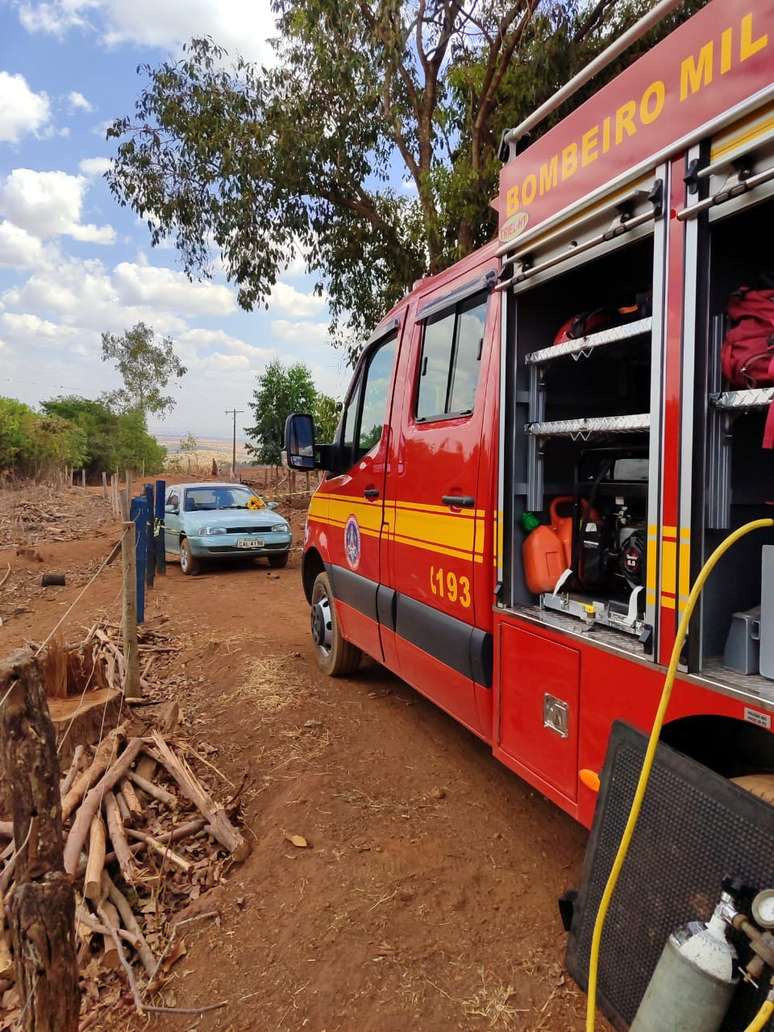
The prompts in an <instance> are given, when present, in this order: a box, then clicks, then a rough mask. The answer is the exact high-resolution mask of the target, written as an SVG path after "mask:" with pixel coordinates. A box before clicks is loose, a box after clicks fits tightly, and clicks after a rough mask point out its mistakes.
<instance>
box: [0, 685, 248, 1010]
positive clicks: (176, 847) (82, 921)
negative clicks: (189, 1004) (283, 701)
mask: <svg viewBox="0 0 774 1032" xmlns="http://www.w3.org/2000/svg"><path fill="white" fill-rule="evenodd" d="M177 721H178V710H177V705H176V704H175V703H170V704H168V705H167V706H166V707H165V708H164V711H163V713H162V716H161V718H160V720H159V721H158V725H157V727H154V728H152V729H149V732H150V733H149V734H142V735H141V736H136V737H127V728H126V725H121V726H120V727H118V728H116V729H115V730H113V731H112V732H110V733H109V734H108V735H106V736H105V737H104V738H103V739H102V741H101V742H100V743H99V744H98V745H97V747H96V748H95V749H94V750H93V751H91V750H87V749H86V748H84V747H83V746H78V747H76V750H75V753H74V755H73V759H72V763H71V764H70V767H69V769H68V770H67V772H66V773H65V775H64V777H63V778H62V782H61V786H60V787H61V798H62V817H63V827H64V840H65V841H64V864H65V870H66V872H67V874H68V875H70V877H71V878H72V879H73V880H74V883H75V886H76V903H77V906H76V915H75V918H76V936H77V947H78V961H79V971H80V976H81V990H82V993H83V994H84V996H85V1001H86V1002H85V1006H84V1008H82V1014H83V1013H84V1011H85V1012H86V1015H87V1016H86V1019H85V1021H83V1020H82V1023H81V1029H82V1030H83V1029H85V1028H89V1027H91V1026H92V1025H93V1024H94V1023H96V1021H97V1018H98V1014H99V1012H100V1011H101V1009H102V1008H104V1007H112V1006H114V1005H115V1004H116V1003H117V1002H118V1001H119V998H121V997H123V996H124V995H125V994H126V992H127V990H128V991H129V993H130V994H131V1000H132V1003H133V1006H134V1009H135V1010H136V1011H138V1012H140V1013H146V1012H154V1011H158V1010H170V1009H172V1010H174V1009H175V1008H174V1007H173V1008H169V1007H163V1006H156V1005H155V1004H156V1002H157V1000H156V994H157V993H158V992H159V991H160V990H161V989H162V988H163V986H164V983H165V982H166V981H167V979H168V977H169V970H170V967H171V965H172V964H174V962H175V961H176V960H177V959H179V958H180V956H182V953H181V952H180V946H181V944H180V942H179V941H177V937H176V935H175V923H176V920H177V921H179V920H180V918H181V917H184V916H185V915H184V914H182V913H181V911H182V909H183V908H184V907H187V906H190V905H191V903H192V901H193V900H199V899H200V897H203V896H204V894H205V893H206V892H207V890H208V889H210V888H211V887H213V886H214V885H215V884H217V883H218V882H219V881H220V879H221V875H222V873H223V870H224V868H225V867H227V866H228V865H230V864H232V863H233V862H235V861H239V860H242V859H244V858H245V856H246V855H247V854H248V852H249V843H248V841H247V840H246V839H245V837H244V836H243V834H242V832H241V831H240V830H239V828H238V827H237V825H236V824H235V823H234V819H233V818H234V814H235V812H236V809H237V807H238V801H237V798H236V796H237V795H238V792H235V794H234V795H233V796H232V798H231V799H230V800H229V801H227V802H226V803H225V804H224V803H220V802H217V801H216V800H215V798H214V797H213V793H212V792H211V790H210V789H209V788H208V787H207V785H206V784H205V781H206V780H209V779H211V778H212V776H213V773H212V772H215V773H216V774H217V773H219V772H217V770H216V768H215V767H214V766H213V764H212V763H211V762H210V761H209V760H207V759H206V757H205V756H203V755H202V752H203V747H201V746H200V747H199V751H197V750H196V749H195V748H194V747H193V746H191V745H189V744H188V743H187V742H186V741H184V740H183V738H182V736H178V735H177V734H176V733H175V730H174V729H175V726H176V724H177ZM189 759H190V760H191V762H192V763H193V764H194V766H196V767H197V769H198V770H200V771H202V773H201V775H199V776H198V775H197V774H196V773H194V770H193V769H192V767H191V765H190V764H189V762H188V760H189ZM203 779H205V780H203ZM0 835H5V836H6V837H11V836H12V835H13V829H12V826H11V825H10V823H8V822H0ZM0 855H2V858H3V859H4V860H5V861H6V866H5V868H4V869H3V871H2V874H0V899H2V897H3V895H4V894H5V893H6V892H7V891H8V889H9V887H10V885H11V883H12V880H13V867H14V843H13V840H12V839H11V844H10V845H9V846H8V847H7V848H6V850H5V851H4V852H3V853H2V854H0ZM202 902H205V901H204V900H202ZM205 909H206V908H205ZM200 916H207V915H206V914H204V915H200ZM209 916H213V915H209ZM173 943H174V949H171V948H170V947H171V946H172V945H173ZM0 946H2V948H0V980H2V981H1V983H0V989H2V990H4V992H3V996H2V1008H0V1030H1V1029H4V1028H11V1027H13V1025H12V1024H11V1023H9V1022H13V1020H14V1019H15V1018H16V1017H18V1013H19V1006H18V998H17V996H16V991H15V989H13V982H12V980H13V964H12V960H11V957H10V953H9V950H8V946H7V941H6V940H5V939H2V940H0ZM183 952H184V949H183ZM90 1005H91V1006H90ZM204 1009H207V1008H204ZM184 1012H185V1011H184Z"/></svg>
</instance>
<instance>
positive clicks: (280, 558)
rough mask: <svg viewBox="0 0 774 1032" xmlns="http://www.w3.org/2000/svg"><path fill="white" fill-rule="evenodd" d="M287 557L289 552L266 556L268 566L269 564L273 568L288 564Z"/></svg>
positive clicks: (278, 568)
mask: <svg viewBox="0 0 774 1032" xmlns="http://www.w3.org/2000/svg"><path fill="white" fill-rule="evenodd" d="M289 557H290V552H280V554H279V555H270V556H269V557H268V559H269V566H271V567H272V569H274V570H281V569H282V567H283V566H287V565H288V559H289Z"/></svg>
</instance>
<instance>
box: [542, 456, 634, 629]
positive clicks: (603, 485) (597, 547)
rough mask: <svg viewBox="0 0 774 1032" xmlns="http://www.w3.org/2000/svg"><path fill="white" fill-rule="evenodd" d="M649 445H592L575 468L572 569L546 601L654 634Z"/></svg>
mask: <svg viewBox="0 0 774 1032" xmlns="http://www.w3.org/2000/svg"><path fill="white" fill-rule="evenodd" d="M647 506H648V451H647V449H646V448H620V447H619V448H611V447H608V448H589V449H586V450H584V451H583V452H581V454H580V456H579V458H578V462H577V464H576V467H575V485H574V502H573V513H572V552H571V561H570V563H569V566H568V569H567V570H566V571H565V573H564V574H563V576H562V577H561V578H560V579H559V581H558V582H557V584H556V586H555V587H554V589H553V591H549V592H544V593H543V594H541V596H540V605H541V606H542V607H543V608H545V609H553V610H557V611H559V612H562V613H565V614H567V615H570V616H576V617H578V618H579V619H581V620H583V621H585V622H586V623H598V624H602V625H605V626H609V627H615V628H617V629H618V630H622V631H625V632H627V633H629V634H634V635H637V636H638V637H640V638H641V639H642V640H643V642H645V641H646V640H647V636H648V629H647V628H646V626H645V624H644V622H643V614H644V611H645V573H646V555H647Z"/></svg>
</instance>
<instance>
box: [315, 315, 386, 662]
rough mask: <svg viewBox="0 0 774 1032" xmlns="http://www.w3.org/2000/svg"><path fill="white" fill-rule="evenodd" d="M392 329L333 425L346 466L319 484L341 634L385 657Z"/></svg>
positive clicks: (367, 355)
mask: <svg viewBox="0 0 774 1032" xmlns="http://www.w3.org/2000/svg"><path fill="white" fill-rule="evenodd" d="M398 345H399V336H398V330H397V329H393V330H392V331H388V332H387V334H386V335H385V336H382V337H381V338H379V339H377V340H376V341H375V342H374V343H373V344H371V345H370V346H369V347H368V348H367V349H366V351H365V352H364V354H363V356H362V358H361V360H360V362H359V364H358V368H357V372H356V374H355V377H354V380H353V382H352V386H351V387H350V390H349V392H348V394H347V398H346V401H345V403H344V409H343V411H342V417H341V422H340V424H339V430H338V442H337V443H338V445H339V449H338V450H339V453H340V454H341V455H342V456H343V463H344V465H345V466H346V469H345V470H343V471H342V472H341V473H339V474H338V475H336V476H333V477H329V478H328V480H326V481H325V483H324V485H323V487H322V488H321V489H320V492H319V493H321V494H323V495H324V497H325V499H326V502H327V505H328V524H329V546H328V551H329V560H330V566H329V574H330V577H331V582H332V587H333V594H334V598H335V604H336V614H337V617H338V620H339V626H340V627H341V631H342V634H343V635H344V637H345V638H346V639H347V640H348V641H351V642H352V643H353V644H355V645H357V646H358V647H359V648H361V649H362V650H363V651H364V652H366V653H367V654H368V655H369V656H372V657H373V658H374V659H377V660H379V661H381V660H382V659H383V655H382V648H381V641H380V635H379V622H378V615H377V589H378V586H379V578H380V565H381V559H380V546H379V542H380V537H381V534H382V525H383V522H384V492H385V480H386V469H387V451H388V440H389V419H390V410H391V405H392V393H393V381H394V373H395V359H396V354H397V350H398Z"/></svg>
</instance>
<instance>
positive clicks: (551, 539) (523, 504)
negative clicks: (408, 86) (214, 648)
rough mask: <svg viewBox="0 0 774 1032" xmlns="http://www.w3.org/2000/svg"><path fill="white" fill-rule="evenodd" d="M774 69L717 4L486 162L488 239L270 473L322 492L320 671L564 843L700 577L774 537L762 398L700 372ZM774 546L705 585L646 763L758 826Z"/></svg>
mask: <svg viewBox="0 0 774 1032" xmlns="http://www.w3.org/2000/svg"><path fill="white" fill-rule="evenodd" d="M773 69H774V0H714V2H712V3H709V4H708V5H707V6H706V7H704V8H703V9H702V10H701V11H700V12H699V13H698V14H696V15H695V16H694V17H693V18H691V19H690V20H689V21H687V22H685V23H684V24H683V25H682V26H681V27H679V28H678V29H677V30H676V31H674V32H673V33H672V34H671V35H669V36H668V37H667V38H666V39H665V40H664V41H663V42H662V43H660V44H659V45H658V46H656V47H654V48H653V49H652V50H650V51H649V52H647V53H646V54H645V55H644V56H642V57H641V58H640V59H639V60H637V61H636V62H635V63H634V64H632V65H631V66H630V67H629V68H628V69H627V70H626V71H624V72H623V73H622V74H621V75H619V76H618V77H617V78H616V79H615V80H613V81H612V82H610V83H609V84H608V85H606V86H605V87H604V88H602V89H600V90H599V91H598V92H597V93H596V94H595V95H594V96H592V97H591V99H589V100H588V101H586V102H585V103H584V104H583V105H582V106H580V107H578V108H577V109H576V110H575V111H573V112H572V114H570V115H569V116H568V117H567V118H565V119H564V120H563V121H561V122H560V123H559V124H557V125H556V126H555V127H553V128H552V129H551V130H550V131H548V132H547V133H545V135H543V136H542V137H540V138H539V139H538V140H537V142H535V143H534V144H532V145H529V146H526V147H525V146H524V142H525V141H524V140H523V139H519V138H518V134H516V133H510V134H506V137H505V139H504V147H505V149H504V153H503V158H504V165H503V169H502V174H501V183H500V191H499V197H498V206H499V213H500V230H499V239H498V240H495V241H492V242H491V243H490V244H488V245H487V246H485V247H484V248H482V249H481V250H479V251H478V252H476V253H475V254H472V255H470V256H469V257H467V258H465V259H463V260H462V261H460V262H459V263H458V264H456V265H455V266H453V267H452V268H449V269H447V270H445V271H444V272H442V273H440V274H438V275H437V276H434V277H430V278H427V279H424V280H422V281H420V282H419V283H417V284H416V286H415V288H414V289H413V291H412V292H411V293H410V294H409V296H408V297H406V298H405V299H403V300H402V301H401V302H400V303H399V304H397V305H396V306H395V308H394V309H393V310H392V311H391V312H390V313H389V314H388V315H387V316H386V317H385V318H384V320H383V321H382V322H381V323H380V325H379V326H378V328H377V329H376V331H375V332H374V334H373V336H372V337H371V339H370V340H369V341H368V343H367V346H366V347H365V348H364V351H363V354H362V356H361V359H360V362H359V364H358V366H357V369H356V371H355V374H354V378H353V381H352V384H351V386H350V388H349V390H348V392H347V395H346V400H345V401H344V405H343V411H342V415H341V421H340V425H339V428H338V431H337V435H336V440H335V442H334V443H333V444H329V445H320V444H317V443H316V442H315V441H314V437H313V435H314V428H313V425H312V422H311V419H310V417H308V416H304V415H295V416H293V417H291V418H290V419H289V421H288V427H287V439H286V446H287V451H288V462H289V464H290V465H291V466H293V467H294V468H300V469H308V468H312V467H318V468H322V469H324V470H326V471H327V472H326V476H325V478H324V480H323V482H322V484H321V486H320V488H319V489H318V491H317V492H316V493H315V495H314V496H313V498H312V501H311V505H310V508H309V514H308V520H307V526H306V533H305V540H304V555H303V584H304V589H305V592H306V596H307V598H308V600H309V603H310V606H311V620H312V634H313V636H314V641H315V644H316V647H317V652H318V656H319V662H320V665H321V667H322V669H323V670H325V671H327V672H328V673H330V674H332V675H341V674H346V673H350V672H352V671H353V670H354V668H355V667H356V665H357V662H358V660H359V658H360V656H361V654H362V653H366V654H367V655H368V656H371V657H373V658H374V659H376V660H378V662H380V663H382V664H384V666H386V667H387V668H389V669H390V670H392V671H393V672H394V673H395V674H397V675H398V676H399V677H401V678H402V679H403V680H405V681H407V682H408V683H409V684H410V685H412V686H413V687H414V688H416V689H417V690H418V691H420V692H422V693H423V694H424V695H426V696H428V697H429V698H430V699H432V700H433V701H435V702H436V703H437V704H438V705H439V706H441V707H443V709H445V710H446V711H447V712H448V713H450V714H451V715H453V716H454V717H455V718H456V719H457V720H459V721H460V722H461V723H463V724H464V725H465V726H466V727H467V728H469V729H470V730H471V731H472V732H474V733H475V734H476V735H478V736H480V737H481V738H482V739H484V740H485V741H486V742H487V743H489V744H490V746H491V748H492V751H493V753H494V755H495V756H496V757H498V759H500V760H501V761H502V762H503V763H505V764H506V765H507V766H508V767H510V768H511V769H512V770H514V771H515V772H516V773H518V774H519V775H520V776H521V777H522V778H524V779H525V780H527V781H528V782H530V783H531V784H532V785H534V786H535V788H537V789H539V790H540V791H541V792H542V793H543V794H544V795H546V796H547V797H549V798H550V799H552V800H553V801H554V802H556V803H557V804H558V805H559V806H561V807H562V808H563V809H564V810H566V811H567V812H568V813H570V814H572V815H573V816H574V817H575V818H577V819H578V820H579V821H582V822H583V823H584V824H586V825H590V823H591V820H592V817H593V813H594V806H595V801H596V793H597V790H598V785H599V779H598V775H599V772H600V770H601V767H602V765H603V762H604V758H605V750H606V744H607V740H608V736H609V733H610V728H611V724H612V722H613V721H615V720H624V721H626V722H628V723H630V724H632V725H634V726H635V727H639V728H642V729H645V730H647V729H648V728H649V727H650V725H651V723H652V720H653V716H654V712H655V709H656V705H657V702H658V698H659V695H660V691H661V686H662V682H663V676H664V666H665V664H666V662H667V660H668V657H669V654H670V650H671V648H672V645H673V642H674V640H675V634H676V626H677V621H678V619H679V616H680V613H681V610H682V608H683V607H684V605H685V601H686V597H687V594H688V591H689V589H690V585H691V583H692V581H693V579H694V578H695V577H696V574H697V572H698V570H699V569H700V568H701V566H702V565H703V563H704V561H705V559H706V558H707V556H708V554H709V553H710V552H711V551H712V549H713V548H714V547H715V546H716V544H718V543H719V542H720V541H721V540H722V539H723V538H724V537H725V536H726V535H727V534H728V532H729V531H730V530H732V529H733V528H735V527H737V526H739V525H741V524H742V523H745V522H747V521H748V520H751V519H754V518H756V517H759V516H767V515H772V510H771V508H770V506H771V504H772V501H773V500H774V480H773V478H772V473H774V458H773V457H772V456H774V452H772V451H771V450H770V449H767V448H764V447H763V445H762V441H763V436H764V425H765V423H766V419H767V416H768V409H769V406H770V405H771V404H772V400H773V399H774V387H772V386H771V384H772V383H774V378H773V379H770V380H769V381H768V383H767V382H766V381H765V379H763V378H758V379H755V378H754V377H753V376H750V378H749V381H748V382H747V385H746V386H742V387H740V386H738V385H734V384H732V383H729V382H728V381H726V380H724V378H723V373H722V363H721V358H722V351H723V347H724V340H725V339H726V334H727V331H728V325H729V316H728V302H729V298H730V297H731V296H732V295H734V292H736V291H739V290H740V288H750V289H753V288H755V287H756V285H757V286H760V283H761V281H764V280H765V277H766V275H767V274H769V275H774V251H773V249H772V240H774V87H773V86H772V70H773ZM761 290H762V288H761ZM764 293H765V292H764ZM772 297H773V298H774V295H772ZM769 346H771V343H770V342H769ZM772 546H774V534H773V533H771V532H765V533H760V534H757V535H750V536H749V537H747V538H745V539H744V541H742V542H740V543H739V545H738V546H737V547H735V548H734V549H733V550H732V551H731V552H730V553H729V554H728V555H727V556H726V557H725V558H724V559H723V561H722V562H721V563H720V565H719V567H718V568H717V570H716V571H715V573H713V575H712V577H711V579H710V581H709V583H708V585H707V587H706V589H705V591H704V594H703V596H702V600H701V603H700V606H699V608H698V610H697V613H696V615H695V617H694V619H693V622H692V624H691V629H690V635H689V640H688V644H687V647H686V649H685V652H684V654H683V661H682V664H681V668H680V676H679V680H678V683H677V684H676V686H675V690H674V694H673V697H672V702H671V706H670V709H669V712H668V717H667V723H666V725H665V728H664V732H663V739H664V740H665V741H666V742H668V743H670V744H672V745H673V746H675V747H676V748H678V749H679V750H681V751H682V752H683V753H687V754H688V755H690V756H692V757H693V758H695V759H697V760H699V761H700V762H702V763H704V764H706V765H707V766H709V767H710V768H712V769H714V770H717V771H719V772H721V773H723V774H724V775H726V776H728V777H734V778H739V779H741V781H742V783H743V784H746V785H747V786H748V787H750V788H751V789H753V790H756V791H758V792H759V793H763V794H765V793H768V794H769V798H770V799H771V800H772V801H774V774H772V772H774V737H772V734H771V731H772V714H773V713H774V680H772V679H773V678H774V547H772Z"/></svg>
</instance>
